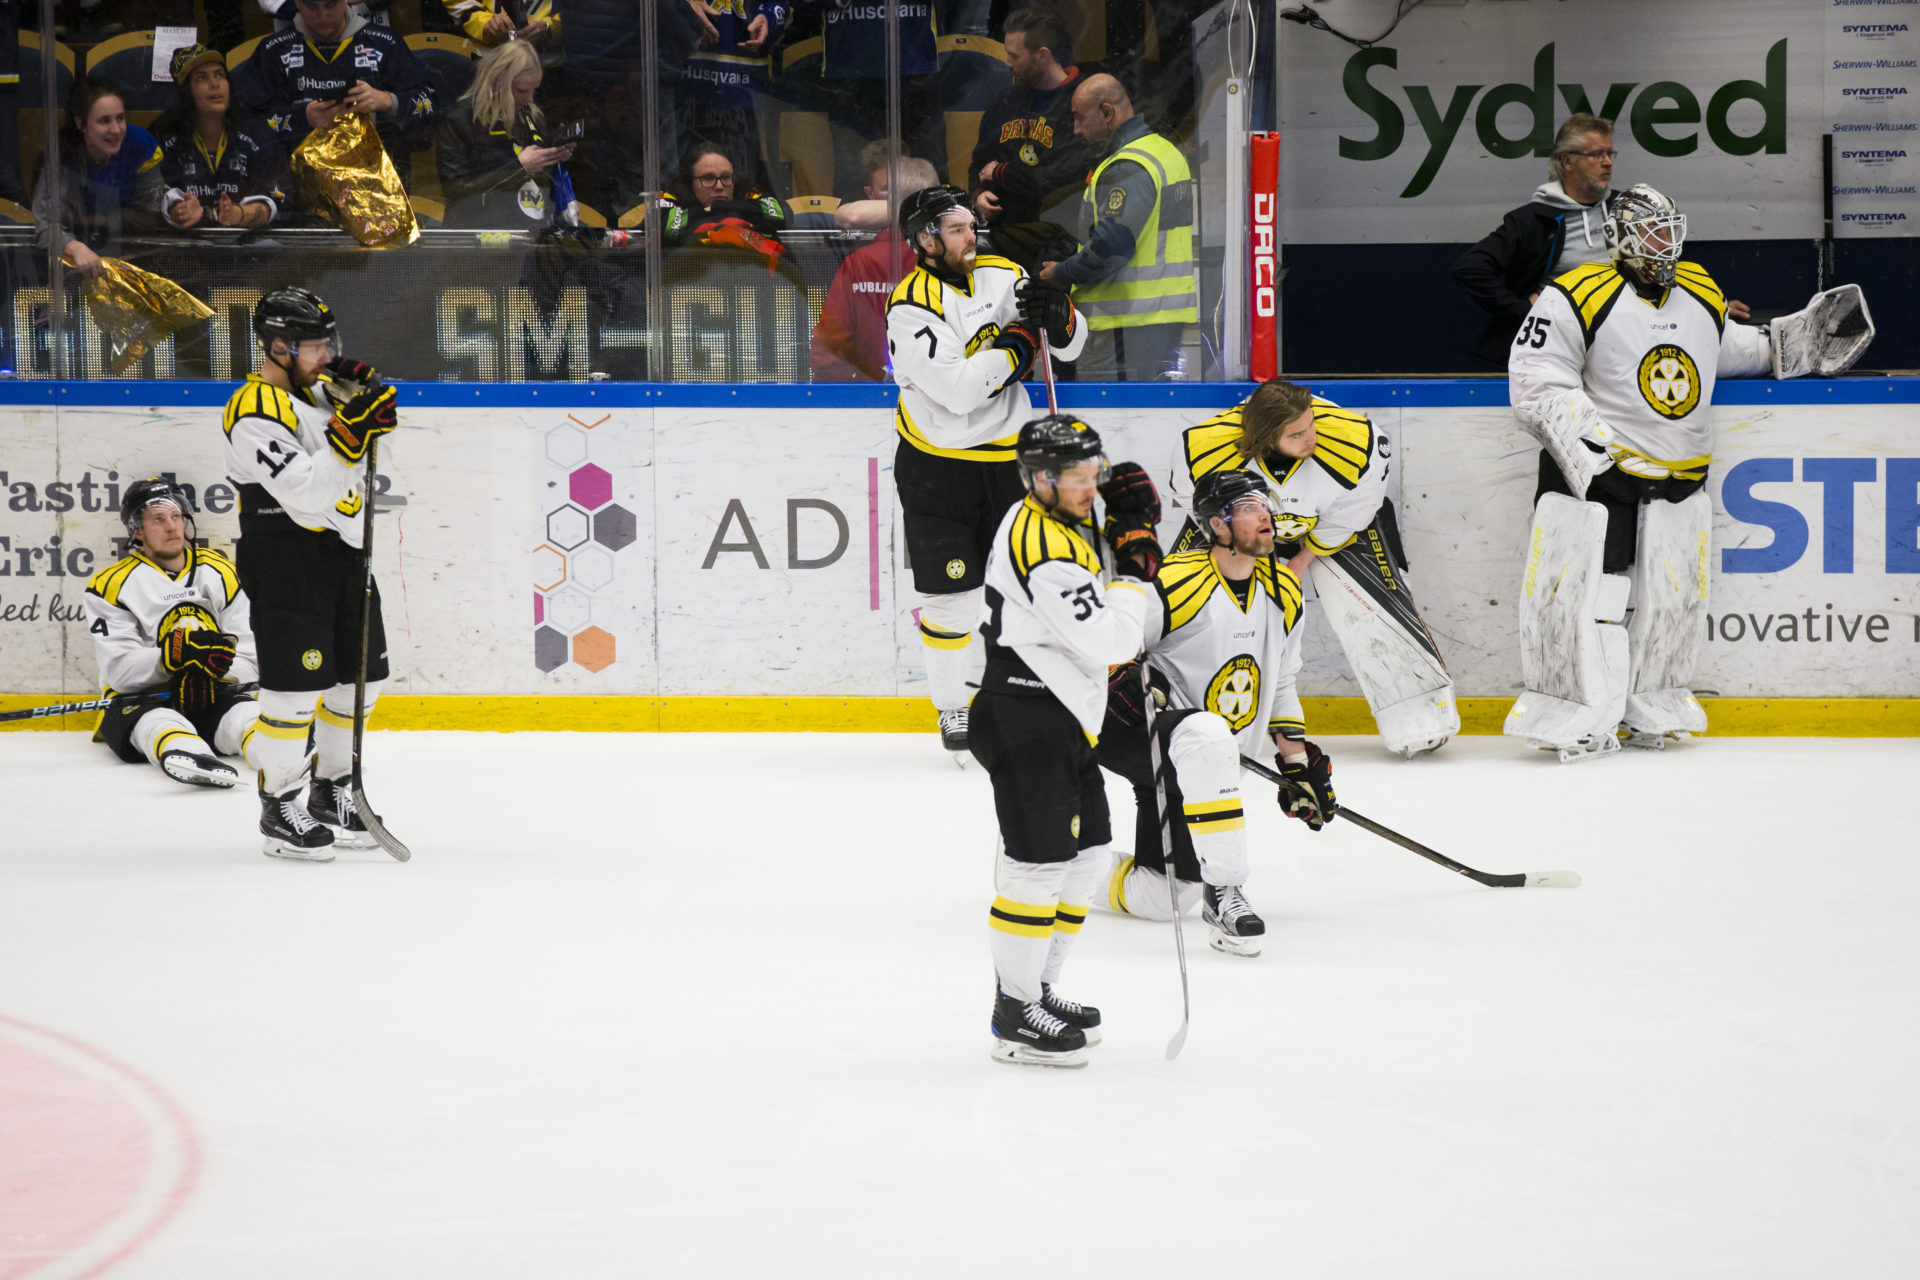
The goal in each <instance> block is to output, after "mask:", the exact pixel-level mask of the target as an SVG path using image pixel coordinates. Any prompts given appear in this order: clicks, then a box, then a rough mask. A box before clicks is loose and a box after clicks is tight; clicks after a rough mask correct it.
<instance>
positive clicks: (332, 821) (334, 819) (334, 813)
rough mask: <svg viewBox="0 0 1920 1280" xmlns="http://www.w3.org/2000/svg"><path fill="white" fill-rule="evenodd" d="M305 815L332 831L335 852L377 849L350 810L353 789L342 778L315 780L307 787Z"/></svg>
mask: <svg viewBox="0 0 1920 1280" xmlns="http://www.w3.org/2000/svg"><path fill="white" fill-rule="evenodd" d="M307 812H308V813H310V814H312V815H313V818H314V821H316V822H321V823H324V824H326V826H327V827H328V828H329V829H331V830H332V832H333V847H334V848H336V849H378V848H379V847H380V842H379V841H378V840H375V839H374V838H373V835H372V834H371V833H370V832H369V831H368V830H367V824H366V823H365V822H364V821H362V820H361V817H360V814H359V811H358V810H356V809H355V808H354V807H353V789H352V788H351V787H349V786H348V785H347V780H346V779H345V778H315V779H314V780H313V785H312V786H310V787H309V788H307ZM376 816H378V815H376Z"/></svg>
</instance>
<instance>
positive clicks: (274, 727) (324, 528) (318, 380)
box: [222, 288, 396, 862]
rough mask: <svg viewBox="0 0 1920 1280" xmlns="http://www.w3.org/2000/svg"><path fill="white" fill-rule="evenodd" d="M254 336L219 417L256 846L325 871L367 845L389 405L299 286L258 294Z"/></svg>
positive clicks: (383, 659) (383, 669) (387, 391)
mask: <svg viewBox="0 0 1920 1280" xmlns="http://www.w3.org/2000/svg"><path fill="white" fill-rule="evenodd" d="M253 327H254V334H255V336H256V337H257V338H258V339H259V340H260V347H261V354H262V356H263V357H264V358H263V360H262V366H261V370H260V372H259V373H256V374H253V375H251V376H250V377H248V379H247V380H246V381H245V382H244V383H242V384H241V386H240V389H239V390H237V391H235V392H234V393H233V395H232V397H231V398H229V399H228V401H227V407H226V412H225V415H224V417H223V420H222V426H223V427H224V428H225V431H226V441H227V443H226V467H227V475H229V476H230V477H232V478H233V480H234V482H235V483H236V484H237V485H238V486H239V490H240V544H239V554H238V557H237V560H238V564H239V569H240V580H241V582H242V583H243V584H244V585H245V586H246V588H247V593H248V595H249V596H250V597H251V599H252V602H253V626H254V636H255V641H256V643H257V646H258V652H259V659H260V723H259V729H258V732H256V733H255V734H254V735H253V737H252V738H251V739H250V741H249V742H248V744H247V751H246V759H247V763H248V764H249V765H251V766H252V767H253V768H254V769H255V770H257V771H258V773H259V781H260V833H261V835H262V836H263V837H265V840H264V843H263V846H262V851H263V852H265V853H266V854H267V855H268V856H269V857H275V858H291V859H298V860H301V861H306V862H331V861H332V860H333V854H334V849H335V848H336V847H338V848H342V849H368V848H372V847H374V844H375V841H374V839H373V837H372V835H371V834H370V833H369V832H368V831H367V827H366V823H365V822H364V821H363V820H362V818H361V816H360V815H359V814H358V813H356V812H355V811H354V807H353V795H352V791H351V790H350V788H349V787H348V786H347V777H348V773H349V771H350V769H351V766H352V746H353V730H354V718H353V712H354V685H355V682H356V676H357V675H358V671H359V661H360V642H361V617H362V603H363V601H365V600H366V589H367V583H366V578H365V576H364V574H363V572H362V565H361V560H360V554H359V549H360V547H361V545H362V544H361V534H362V529H361V522H362V513H361V503H362V502H364V501H365V500H366V495H365V494H364V493H363V492H362V490H363V487H364V486H363V477H364V474H365V470H366V467H365V462H364V460H365V458H366V451H367V444H368V442H369V441H371V440H372V439H374V438H375V437H376V436H379V435H382V434H384V433H386V432H389V431H392V430H393V429H394V426H395V425H396V419H395V412H394V404H395V399H396V396H395V393H394V390H393V388H392V387H389V386H383V385H382V384H381V383H380V380H379V378H378V376H377V375H376V374H375V373H374V371H373V368H372V366H370V365H367V364H364V363H362V362H359V361H355V360H348V359H345V358H343V357H342V356H341V354H340V335H339V330H338V329H337V327H336V326H335V324H334V319H333V313H332V312H331V311H330V310H328V309H327V304H326V303H324V302H322V301H321V300H320V299H319V298H318V297H317V296H315V295H314V294H312V293H310V292H308V291H307V290H305V289H299V288H289V289H277V290H275V291H274V292H272V293H270V294H268V295H267V296H266V297H265V298H263V299H261V301H260V305H259V306H258V307H257V308H255V310H254V316H253ZM336 405H337V407H335V406H336ZM368 603H369V604H370V609H371V617H370V619H369V625H370V627H371V642H370V643H369V645H368V651H367V653H368V656H367V695H366V707H367V710H368V711H369V712H371V710H372V709H373V704H374V700H375V698H376V697H377V696H378V690H379V684H380V682H381V681H383V680H385V679H386V678H387V637H386V629H385V627H384V625H383V623H382V620H381V616H380V594H379V591H378V589H377V588H376V589H375V590H374V591H373V594H372V599H371V601H370V602H368ZM309 728H311V729H312V733H313V746H314V754H313V756H312V758H311V763H310V761H309V756H308V754H307V734H308V730H309ZM309 773H311V776H312V784H311V786H310V787H309V788H308V790H307V795H306V799H305V802H304V803H303V802H302V800H301V796H300V784H301V782H302V781H303V780H305V779H306V778H307V777H308V775H309Z"/></svg>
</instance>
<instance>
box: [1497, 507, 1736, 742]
mask: <svg viewBox="0 0 1920 1280" xmlns="http://www.w3.org/2000/svg"><path fill="white" fill-rule="evenodd" d="M1698 496H1701V497H1703V498H1704V496H1705V495H1704V494H1702V495H1698ZM1606 536H1607V511H1606V508H1605V507H1602V506H1601V505H1600V504H1599V503H1597V502H1582V501H1580V500H1579V499H1578V498H1570V497H1568V496H1567V495H1565V494H1561V493H1547V494H1542V495H1541V497H1540V501H1539V503H1538V504H1537V505H1536V506H1535V507H1534V511H1533V534H1532V537H1531V538H1530V539H1529V541H1528V544H1527V571H1526V577H1525V579H1524V580H1523V581H1522V583H1521V590H1520V673H1521V678H1522V680H1523V682H1524V683H1525V686H1526V691H1525V692H1524V693H1522V694H1521V695H1520V697H1519V698H1518V699H1517V700H1516V701H1515V702H1514V704H1513V710H1512V711H1510V712H1508V713H1507V721H1506V724H1505V725H1504V726H1503V727H1502V730H1501V731H1502V732H1503V733H1505V734H1507V735H1509V736H1510V737H1516V738H1525V739H1527V741H1529V742H1531V743H1533V744H1534V745H1535V746H1541V747H1550V748H1556V749H1562V750H1564V749H1567V748H1573V747H1579V746H1581V745H1582V744H1583V743H1592V742H1594V741H1596V740H1599V739H1601V738H1603V737H1604V738H1611V737H1612V736H1613V734H1614V731H1615V730H1616V729H1617V728H1618V727H1619V724H1620V721H1621V720H1622V719H1623V718H1624V717H1625V714H1626V706H1627V691H1628V684H1629V678H1630V677H1629V662H1628V656H1627V655H1628V641H1627V628H1626V627H1624V626H1622V625H1620V622H1621V619H1622V618H1623V617H1624V616H1625V614H1626V610H1627V596H1628V593H1629V589H1630V588H1629V582H1628V579H1627V577H1626V575H1625V574H1610V573H1603V572H1602V571H1601V560H1602V555H1603V552H1604V550H1605V545H1606Z"/></svg>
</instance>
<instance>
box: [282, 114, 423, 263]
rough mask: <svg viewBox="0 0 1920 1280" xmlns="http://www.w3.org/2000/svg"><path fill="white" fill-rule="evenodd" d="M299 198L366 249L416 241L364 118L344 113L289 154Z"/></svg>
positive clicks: (415, 226)
mask: <svg viewBox="0 0 1920 1280" xmlns="http://www.w3.org/2000/svg"><path fill="white" fill-rule="evenodd" d="M293 181H294V185H295V187H296V189H297V190H298V191H299V194H300V198H301V199H302V200H303V201H305V202H306V203H307V205H308V206H310V207H311V208H313V209H314V210H315V211H317V212H318V213H319V214H320V216H321V217H323V218H325V219H326V220H327V221H329V222H331V223H333V224H334V225H335V226H337V227H339V228H341V229H342V230H344V231H346V232H347V233H348V234H349V235H351V236H352V237H353V238H354V239H355V240H358V241H359V242H360V243H361V244H363V245H366V246H367V247H368V248H369V249H385V248H389V247H391V246H394V245H402V244H412V243H413V242H414V241H415V240H418V239H419V238H420V224H419V223H418V222H416V221H415V220H414V217H413V206H412V205H411V204H410V203H408V201H407V190H406V188H405V187H403V186H401V185H400V174H399V171H398V170H396V169H395V168H394V167H393V161H392V159H391V158H389V157H388V155H387V149H386V148H385V147H384V146H382V145H381V144H380V135H379V134H378V133H377V132H375V131H374V128H373V126H372V125H371V124H369V123H368V121H367V118H366V117H365V116H363V115H360V114H359V113H358V112H353V111H349V112H348V113H347V114H345V115H343V116H341V117H340V118H339V119H338V120H335V121H334V122H333V124H332V125H331V126H330V127H329V128H326V129H316V130H314V131H313V132H312V133H310V134H308V135H307V140H306V141H305V142H302V143H301V144H300V145H299V146H298V147H295V148H294V151H293Z"/></svg>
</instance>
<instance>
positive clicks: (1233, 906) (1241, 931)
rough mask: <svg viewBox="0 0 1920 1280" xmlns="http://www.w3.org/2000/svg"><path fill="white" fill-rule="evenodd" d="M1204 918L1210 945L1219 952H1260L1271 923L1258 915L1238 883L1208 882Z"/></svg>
mask: <svg viewBox="0 0 1920 1280" xmlns="http://www.w3.org/2000/svg"><path fill="white" fill-rule="evenodd" d="M1200 918H1201V919H1202V920H1205V921H1206V922H1207V945H1209V946H1211V947H1212V948H1213V949H1214V950H1215V951H1223V952H1225V953H1226V954H1228V955H1230V956H1247V957H1253V956H1257V955H1259V954H1260V946H1261V939H1262V938H1263V937H1264V936H1265V935H1266V932H1267V922H1266V921H1264V920H1262V919H1261V918H1260V917H1259V916H1258V915H1257V914H1255V912H1254V910H1253V907H1252V906H1251V905H1250V904H1249V903H1248V902H1247V895H1246V894H1244V893H1242V892H1240V887H1239V886H1238V885H1227V886H1226V887H1224V888H1220V887H1216V886H1214V885H1208V886H1207V891H1206V895H1205V897H1204V898H1203V899H1202V901H1201V904H1200Z"/></svg>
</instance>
